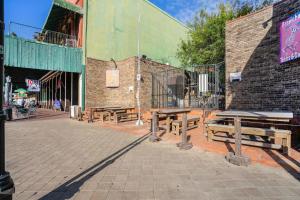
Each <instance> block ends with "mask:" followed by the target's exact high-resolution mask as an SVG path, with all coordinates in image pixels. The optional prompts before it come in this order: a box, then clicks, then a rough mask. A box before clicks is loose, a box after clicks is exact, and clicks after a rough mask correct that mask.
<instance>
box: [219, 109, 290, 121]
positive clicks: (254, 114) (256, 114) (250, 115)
mask: <svg viewBox="0 0 300 200" xmlns="http://www.w3.org/2000/svg"><path fill="white" fill-rule="evenodd" d="M217 116H218V117H226V118H234V117H240V118H243V119H259V120H274V121H289V120H291V119H293V113H292V112H261V111H240V110H230V111H224V112H221V113H218V114H217Z"/></svg>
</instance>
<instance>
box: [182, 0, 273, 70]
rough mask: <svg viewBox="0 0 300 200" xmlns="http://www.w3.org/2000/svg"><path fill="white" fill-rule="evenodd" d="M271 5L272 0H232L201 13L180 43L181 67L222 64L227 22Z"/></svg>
mask: <svg viewBox="0 0 300 200" xmlns="http://www.w3.org/2000/svg"><path fill="white" fill-rule="evenodd" d="M272 3H274V0H243V1H241V0H231V1H230V3H228V4H220V5H219V7H218V10H217V11H216V12H215V13H208V12H206V11H205V10H200V11H199V12H198V14H197V16H196V17H195V19H194V21H193V22H192V23H190V24H189V27H190V31H189V33H188V38H187V39H186V40H182V41H181V44H180V46H179V49H178V51H177V57H178V58H179V59H180V61H181V63H182V65H183V66H184V67H191V66H193V65H201V64H213V63H219V62H222V61H224V57H225V26H226V22H227V21H228V20H232V19H234V18H237V17H240V16H243V15H246V14H249V13H251V12H253V11H256V10H257V9H261V8H263V7H265V6H267V5H270V4H272Z"/></svg>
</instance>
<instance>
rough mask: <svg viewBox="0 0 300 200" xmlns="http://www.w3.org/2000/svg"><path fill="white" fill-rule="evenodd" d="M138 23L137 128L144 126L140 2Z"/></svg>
mask: <svg viewBox="0 0 300 200" xmlns="http://www.w3.org/2000/svg"><path fill="white" fill-rule="evenodd" d="M137 7H138V22H137V51H138V52H137V53H138V67H137V77H136V79H137V83H138V86H137V94H136V98H137V107H138V120H137V122H136V125H137V126H141V125H143V121H142V120H141V79H142V75H141V52H140V34H141V33H140V31H141V30H140V24H141V11H140V0H138V6H137Z"/></svg>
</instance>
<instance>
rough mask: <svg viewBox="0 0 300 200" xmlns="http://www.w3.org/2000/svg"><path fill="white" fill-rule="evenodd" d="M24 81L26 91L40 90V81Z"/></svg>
mask: <svg viewBox="0 0 300 200" xmlns="http://www.w3.org/2000/svg"><path fill="white" fill-rule="evenodd" d="M25 82H26V85H27V91H28V92H40V81H38V80H31V79H26V80H25Z"/></svg>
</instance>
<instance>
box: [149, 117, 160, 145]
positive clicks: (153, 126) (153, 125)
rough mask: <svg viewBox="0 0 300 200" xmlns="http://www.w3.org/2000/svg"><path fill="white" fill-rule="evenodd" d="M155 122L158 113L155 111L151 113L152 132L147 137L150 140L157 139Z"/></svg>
mask: <svg viewBox="0 0 300 200" xmlns="http://www.w3.org/2000/svg"><path fill="white" fill-rule="evenodd" d="M157 122H158V114H157V112H153V114H152V124H151V126H152V134H151V136H150V137H149V140H150V142H157V141H159V138H158V137H157V130H158V127H157Z"/></svg>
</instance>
